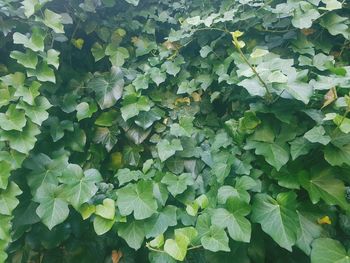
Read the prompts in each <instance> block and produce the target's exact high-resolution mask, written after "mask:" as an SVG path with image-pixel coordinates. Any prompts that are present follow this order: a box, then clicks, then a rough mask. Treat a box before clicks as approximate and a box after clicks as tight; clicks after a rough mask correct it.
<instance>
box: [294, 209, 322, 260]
mask: <svg viewBox="0 0 350 263" xmlns="http://www.w3.org/2000/svg"><path fill="white" fill-rule="evenodd" d="M298 216H299V222H300V228H299V231H298V239H297V242H296V245H297V246H298V247H299V248H300V249H301V250H303V251H304V252H305V253H306V254H307V255H310V253H311V244H312V242H313V241H314V240H315V239H316V238H319V237H320V236H321V233H322V227H321V226H320V225H318V224H317V221H316V219H315V218H310V217H309V216H308V215H307V213H301V212H299V211H298Z"/></svg>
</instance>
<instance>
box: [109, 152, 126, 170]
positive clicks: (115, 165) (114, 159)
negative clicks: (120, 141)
mask: <svg viewBox="0 0 350 263" xmlns="http://www.w3.org/2000/svg"><path fill="white" fill-rule="evenodd" d="M109 166H110V168H112V169H113V170H117V169H119V168H121V167H122V166H123V155H122V153H121V152H114V153H112V154H111V161H110V163H109Z"/></svg>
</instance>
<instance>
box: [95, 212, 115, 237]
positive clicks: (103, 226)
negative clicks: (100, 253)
mask: <svg viewBox="0 0 350 263" xmlns="http://www.w3.org/2000/svg"><path fill="white" fill-rule="evenodd" d="M114 223H115V219H112V220H109V219H105V218H103V217H101V216H95V218H94V222H93V225H94V230H95V232H96V234H97V235H99V236H100V235H103V234H105V233H107V232H108V231H109V230H110V229H111V228H112V227H113V225H114Z"/></svg>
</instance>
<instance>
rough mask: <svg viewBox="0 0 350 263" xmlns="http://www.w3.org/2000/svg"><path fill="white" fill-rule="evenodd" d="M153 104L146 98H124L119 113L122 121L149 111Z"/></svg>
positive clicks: (132, 96)
mask: <svg viewBox="0 0 350 263" xmlns="http://www.w3.org/2000/svg"><path fill="white" fill-rule="evenodd" d="M153 105H154V103H153V102H152V101H151V100H150V99H149V98H148V97H146V96H141V97H139V98H138V97H136V96H134V95H129V96H127V97H125V98H124V101H123V107H121V109H120V111H121V113H122V117H123V119H124V121H127V120H128V119H130V118H132V117H135V116H137V115H138V114H139V113H140V111H149V110H150V109H151V107H152V106H153Z"/></svg>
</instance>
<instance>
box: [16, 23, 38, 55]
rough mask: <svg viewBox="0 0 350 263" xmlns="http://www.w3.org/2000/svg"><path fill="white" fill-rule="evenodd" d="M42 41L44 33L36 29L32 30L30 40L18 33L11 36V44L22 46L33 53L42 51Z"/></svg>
mask: <svg viewBox="0 0 350 263" xmlns="http://www.w3.org/2000/svg"><path fill="white" fill-rule="evenodd" d="M44 39H45V33H44V32H43V31H42V30H41V29H39V28H37V27H35V28H33V33H32V35H31V37H30V38H28V37H27V36H26V35H23V34H21V33H18V32H15V33H14V34H13V43H15V44H22V45H23V46H24V47H26V48H29V49H31V50H33V51H34V52H37V51H44Z"/></svg>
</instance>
